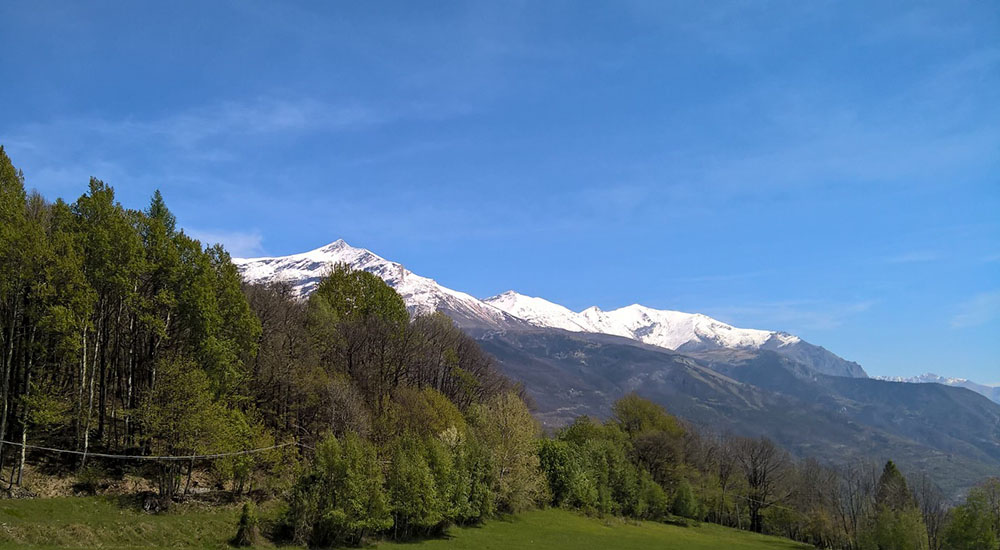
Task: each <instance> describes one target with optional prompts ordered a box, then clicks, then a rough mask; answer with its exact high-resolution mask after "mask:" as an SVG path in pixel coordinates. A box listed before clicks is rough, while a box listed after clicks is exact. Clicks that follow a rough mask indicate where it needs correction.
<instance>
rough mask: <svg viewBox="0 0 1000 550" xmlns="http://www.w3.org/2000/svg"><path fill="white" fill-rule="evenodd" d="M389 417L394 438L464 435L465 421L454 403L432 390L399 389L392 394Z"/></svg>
mask: <svg viewBox="0 0 1000 550" xmlns="http://www.w3.org/2000/svg"><path fill="white" fill-rule="evenodd" d="M392 397H393V403H392V409H391V412H390V414H389V418H390V425H391V428H392V430H393V431H394V432H395V433H397V434H404V433H415V434H418V435H420V436H422V437H431V436H438V435H441V434H442V433H444V432H446V431H448V430H455V431H456V432H458V433H464V432H465V430H466V423H465V418H464V417H463V416H462V412H461V411H460V410H458V407H456V406H455V404H454V403H452V402H451V401H449V400H448V398H447V397H445V396H444V395H442V394H441V392H439V391H437V390H435V389H433V388H422V389H418V388H414V387H406V386H404V387H400V388H398V389H397V390H396V391H395V392H394V393H393V396H392Z"/></svg>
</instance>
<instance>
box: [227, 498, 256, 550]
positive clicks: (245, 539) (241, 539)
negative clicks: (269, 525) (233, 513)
mask: <svg viewBox="0 0 1000 550" xmlns="http://www.w3.org/2000/svg"><path fill="white" fill-rule="evenodd" d="M257 524H258V521H257V507H256V506H255V505H254V503H253V501H252V500H248V501H247V502H245V503H244V504H243V511H242V512H241V513H240V522H239V524H238V525H237V527H236V536H235V537H234V538H233V546H240V547H245V546H254V545H256V544H257V543H258V542H259V541H260V528H259V527H258V525H257Z"/></svg>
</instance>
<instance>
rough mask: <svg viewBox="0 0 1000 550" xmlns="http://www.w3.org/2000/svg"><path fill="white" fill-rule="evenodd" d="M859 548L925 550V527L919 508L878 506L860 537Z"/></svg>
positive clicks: (926, 546) (872, 549)
mask: <svg viewBox="0 0 1000 550" xmlns="http://www.w3.org/2000/svg"><path fill="white" fill-rule="evenodd" d="M861 548H863V549H870V550H926V549H927V548H928V544H927V529H926V527H925V526H924V522H923V519H922V518H921V516H920V510H918V509H916V507H910V508H906V509H903V510H893V509H891V508H889V507H888V506H887V505H882V506H880V507H879V509H878V512H877V513H876V514H875V516H874V518H872V522H871V525H870V526H869V527H868V529H867V531H866V532H865V533H864V534H863V536H862V538H861Z"/></svg>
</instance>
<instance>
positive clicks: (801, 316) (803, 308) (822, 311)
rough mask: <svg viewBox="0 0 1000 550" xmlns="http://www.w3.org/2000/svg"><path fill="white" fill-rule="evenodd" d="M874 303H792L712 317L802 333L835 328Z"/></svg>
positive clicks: (716, 313)
mask: <svg viewBox="0 0 1000 550" xmlns="http://www.w3.org/2000/svg"><path fill="white" fill-rule="evenodd" d="M875 304H876V301H875V300H862V301H855V302H846V303H836V302H828V301H821V300H791V301H778V302H760V303H753V304H747V305H743V306H735V307H728V308H721V309H715V310H712V314H713V315H714V316H717V317H720V318H722V319H724V320H727V321H730V322H733V323H734V324H736V325H740V326H754V327H761V328H768V329H773V330H784V331H788V332H799V331H801V330H830V329H835V328H837V327H840V326H841V325H843V324H844V323H845V322H847V321H848V320H849V319H850V318H851V317H853V316H855V315H858V314H860V313H864V312H865V311H868V310H869V309H871V308H872V306H874V305H875Z"/></svg>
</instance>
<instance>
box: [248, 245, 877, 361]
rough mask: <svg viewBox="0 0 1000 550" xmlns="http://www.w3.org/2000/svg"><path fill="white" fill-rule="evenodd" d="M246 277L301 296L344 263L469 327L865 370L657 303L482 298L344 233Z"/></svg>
mask: <svg viewBox="0 0 1000 550" xmlns="http://www.w3.org/2000/svg"><path fill="white" fill-rule="evenodd" d="M233 261H234V262H235V263H236V265H237V266H238V267H239V268H240V270H241V272H242V273H243V277H244V279H245V280H247V281H248V282H270V281H286V282H289V283H291V284H292V286H293V288H294V289H295V291H296V293H298V294H299V295H303V296H304V295H307V294H309V293H310V292H311V291H312V290H313V289H314V288H315V287H316V284H317V283H318V282H319V280H320V279H321V278H322V277H323V276H324V275H326V274H327V273H328V272H329V270H330V268H331V266H333V265H334V264H337V263H346V264H349V265H351V266H352V267H353V268H355V269H361V270H365V271H369V272H371V273H374V274H376V275H378V276H379V277H381V278H382V279H384V280H385V281H386V282H387V283H389V284H390V285H391V286H392V287H394V288H395V289H396V291H397V292H399V293H400V295H402V297H403V299H404V300H405V301H406V305H407V306H408V307H409V308H410V311H411V313H413V314H418V313H426V312H431V311H435V310H437V311H443V312H445V313H447V314H448V315H450V316H451V317H452V318H453V319H455V321H456V322H457V323H458V324H459V325H460V326H462V327H464V328H470V329H486V330H490V329H492V330H509V329H523V328H527V327H538V328H558V329H563V330H567V331H570V332H585V333H592V334H609V335H614V336H622V337H624V338H630V339H632V340H637V341H639V342H642V343H644V344H649V345H652V346H656V347H660V348H664V349H668V350H671V351H681V352H704V351H713V350H731V351H760V350H771V351H774V352H776V353H778V354H779V355H783V356H787V357H790V358H792V359H795V360H797V361H800V362H802V363H804V364H806V365H808V366H809V367H811V368H812V369H814V370H816V371H817V372H819V373H822V374H829V375H834V376H851V377H866V376H867V375H866V374H865V371H864V369H862V368H861V365H858V364H857V363H854V362H851V361H847V360H844V359H841V358H840V357H837V356H836V355H834V354H833V353H830V352H829V351H827V350H825V349H823V348H822V347H819V346H815V345H813V344H810V343H808V342H806V341H804V340H802V339H801V338H799V337H798V336H794V335H791V334H788V333H785V332H776V331H770V330H757V329H744V328H736V327H733V326H731V325H728V324H726V323H723V322H722V321H718V320H716V319H712V318H711V317H708V316H706V315H702V314H699V313H683V312H680V311H667V310H657V309H652V308H648V307H645V306H641V305H639V304H634V305H631V306H627V307H623V308H619V309H615V310H612V311H602V310H601V309H599V308H597V307H596V306H595V307H590V308H587V309H585V310H583V311H581V312H579V313H576V312H573V311H571V310H569V309H568V308H566V307H563V306H561V305H559V304H554V303H552V302H549V301H547V300H544V299H542V298H533V297H530V296H524V295H523V294H518V293H517V292H514V291H508V292H505V293H503V294H500V295H499V296H493V297H491V298H486V299H485V300H480V299H477V298H475V297H473V296H471V295H469V294H466V293H464V292H459V291H456V290H452V289H450V288H447V287H444V286H442V285H440V284H438V283H437V282H435V281H434V280H433V279H428V278H426V277H421V276H420V275H417V274H415V273H413V272H411V271H409V270H407V269H406V268H404V267H403V266H402V265H401V264H398V263H396V262H391V261H389V260H386V259H384V258H382V257H380V256H377V255H375V254H374V253H372V252H371V251H369V250H365V249H363V248H355V247H352V246H350V245H348V244H347V243H345V242H344V241H343V240H338V241H336V242H333V243H331V244H328V245H326V246H324V247H321V248H317V249H316V250H312V251H309V252H305V253H302V254H293V255H291V256H282V257H277V258H250V259H243V258H236V259H234V260H233Z"/></svg>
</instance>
